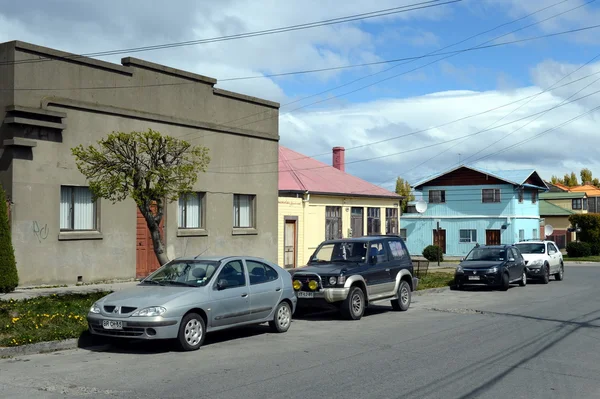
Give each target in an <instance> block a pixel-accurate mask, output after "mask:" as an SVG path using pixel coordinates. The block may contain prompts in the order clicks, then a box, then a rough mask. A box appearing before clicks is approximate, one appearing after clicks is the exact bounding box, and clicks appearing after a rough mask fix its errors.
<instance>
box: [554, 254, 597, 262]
mask: <svg viewBox="0 0 600 399" xmlns="http://www.w3.org/2000/svg"><path fill="white" fill-rule="evenodd" d="M563 259H564V260H565V261H566V262H600V256H586V257H583V258H569V257H568V256H567V255H563Z"/></svg>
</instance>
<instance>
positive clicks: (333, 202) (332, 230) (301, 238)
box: [278, 146, 403, 268]
mask: <svg viewBox="0 0 600 399" xmlns="http://www.w3.org/2000/svg"><path fill="white" fill-rule="evenodd" d="M344 158H345V157H344V149H343V148H342V147H335V148H334V149H333V166H332V165H327V164H325V163H323V162H320V161H317V160H316V159H312V158H310V157H307V156H305V155H302V154H300V153H297V152H295V151H292V150H290V149H288V148H286V147H283V146H279V243H278V251H279V254H278V262H279V264H280V265H282V266H284V267H286V268H295V267H301V266H304V265H306V263H307V262H308V260H309V258H310V256H311V255H312V254H313V252H314V251H315V249H316V248H317V246H318V245H319V244H320V243H321V242H323V241H325V240H328V239H336V238H347V237H361V236H367V235H381V234H398V233H399V224H400V201H401V200H402V199H403V197H402V196H400V195H398V194H396V193H393V192H390V191H388V190H385V189H383V188H381V187H378V186H376V185H374V184H371V183H368V182H366V181H364V180H362V179H359V178H358V177H355V176H352V175H350V174H348V173H346V172H345V165H344V162H345V161H344Z"/></svg>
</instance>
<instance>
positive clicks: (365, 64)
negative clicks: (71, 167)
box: [0, 24, 600, 104]
mask: <svg viewBox="0 0 600 399" xmlns="http://www.w3.org/2000/svg"><path fill="white" fill-rule="evenodd" d="M598 28H600V24H597V25H591V26H586V27H583V28H577V29H569V30H566V31H561V32H555V33H548V34H544V35H540V36H533V37H528V38H524V39H518V40H511V41H506V42H501V43H495V44H490V45H487V46H478V47H470V48H466V49H462V50H454V51H447V52H442V53H438V54H436V55H447V54H458V53H463V52H468V51H475V50H486V49H489V48H495V47H501V46H507V45H511V44H519V43H524V42H528V41H533V40H539V39H547V38H549V37H554V36H560V35H566V34H570V33H577V32H582V31H586V30H591V29H598ZM431 56H432V55H428V54H425V55H419V56H412V57H405V58H397V59H392V60H385V61H377V62H368V63H364V64H351V65H346V66H339V67H331V68H323V69H311V70H306V71H296V72H286V73H282V74H275V75H261V76H254V77H239V78H231V79H218V81H219V82H223V81H228V80H243V79H254V78H270V77H273V76H284V75H297V74H305V73H316V72H323V71H332V70H336V69H346V68H358V67H363V66H370V65H378V64H391V63H396V62H400V61H407V60H418V59H421V58H425V57H431ZM198 84H202V83H198V82H174V83H155V84H141V85H121V86H80V87H62V88H61V87H54V88H52V87H44V88H37V87H21V88H14V89H8V88H7V89H2V88H0V91H65V90H66V91H72V90H116V89H138V88H145V87H162V86H185V85H198ZM290 104H291V103H290Z"/></svg>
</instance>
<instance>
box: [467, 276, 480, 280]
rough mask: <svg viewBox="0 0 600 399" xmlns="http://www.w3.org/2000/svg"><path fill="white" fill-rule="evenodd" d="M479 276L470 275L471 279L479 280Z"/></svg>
mask: <svg viewBox="0 0 600 399" xmlns="http://www.w3.org/2000/svg"><path fill="white" fill-rule="evenodd" d="M479 279H480V277H479V276H469V280H479Z"/></svg>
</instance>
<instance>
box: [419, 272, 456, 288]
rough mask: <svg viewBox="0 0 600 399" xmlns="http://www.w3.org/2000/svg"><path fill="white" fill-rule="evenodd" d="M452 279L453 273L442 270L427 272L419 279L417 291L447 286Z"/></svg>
mask: <svg viewBox="0 0 600 399" xmlns="http://www.w3.org/2000/svg"><path fill="white" fill-rule="evenodd" d="M453 281H454V273H444V272H429V273H427V275H426V276H425V277H423V278H421V279H419V286H418V287H417V291H420V290H427V289H429V288H442V287H449V286H450V285H452V282H453Z"/></svg>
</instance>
